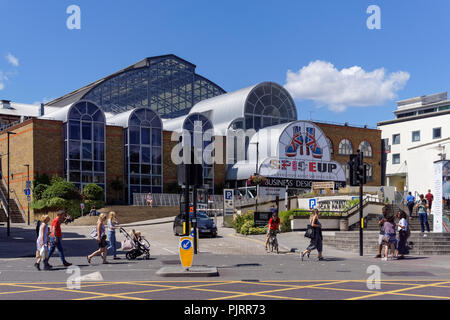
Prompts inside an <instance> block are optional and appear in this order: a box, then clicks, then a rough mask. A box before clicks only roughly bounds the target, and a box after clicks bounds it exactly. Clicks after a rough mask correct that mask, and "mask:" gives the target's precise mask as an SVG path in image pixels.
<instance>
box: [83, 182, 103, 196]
mask: <svg viewBox="0 0 450 320" xmlns="http://www.w3.org/2000/svg"><path fill="white" fill-rule="evenodd" d="M82 194H83V198H84V199H86V200H103V199H104V194H105V193H104V191H103V188H102V187H100V186H98V185H96V184H95V183H89V184H87V185H86V186H85V187H84V188H83V193H82Z"/></svg>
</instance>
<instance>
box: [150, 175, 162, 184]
mask: <svg viewBox="0 0 450 320" xmlns="http://www.w3.org/2000/svg"><path fill="white" fill-rule="evenodd" d="M152 185H157V186H158V185H161V177H160V176H153V177H152Z"/></svg>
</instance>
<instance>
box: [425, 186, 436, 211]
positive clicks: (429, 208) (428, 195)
mask: <svg viewBox="0 0 450 320" xmlns="http://www.w3.org/2000/svg"><path fill="white" fill-rule="evenodd" d="M425 198H426V199H427V201H428V211H430V212H431V203H432V202H433V200H434V197H433V194H432V193H431V190H430V189H428V193H427V194H426V196H425Z"/></svg>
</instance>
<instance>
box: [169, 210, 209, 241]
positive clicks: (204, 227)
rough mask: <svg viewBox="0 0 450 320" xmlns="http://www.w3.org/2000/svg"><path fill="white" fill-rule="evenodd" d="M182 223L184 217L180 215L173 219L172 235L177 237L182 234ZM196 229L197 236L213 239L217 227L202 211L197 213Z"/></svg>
mask: <svg viewBox="0 0 450 320" xmlns="http://www.w3.org/2000/svg"><path fill="white" fill-rule="evenodd" d="M183 221H184V217H182V215H181V214H179V215H177V216H176V217H175V220H174V221H173V234H174V235H176V236H179V235H181V234H183ZM197 229H198V234H199V236H203V235H210V236H211V237H213V238H214V237H216V236H217V226H216V224H215V223H214V220H213V219H211V218H210V217H209V216H208V215H207V214H206V213H205V212H203V211H199V212H197Z"/></svg>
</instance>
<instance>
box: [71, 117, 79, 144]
mask: <svg viewBox="0 0 450 320" xmlns="http://www.w3.org/2000/svg"><path fill="white" fill-rule="evenodd" d="M69 139H73V140H80V123H79V122H73V121H70V122H69Z"/></svg>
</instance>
